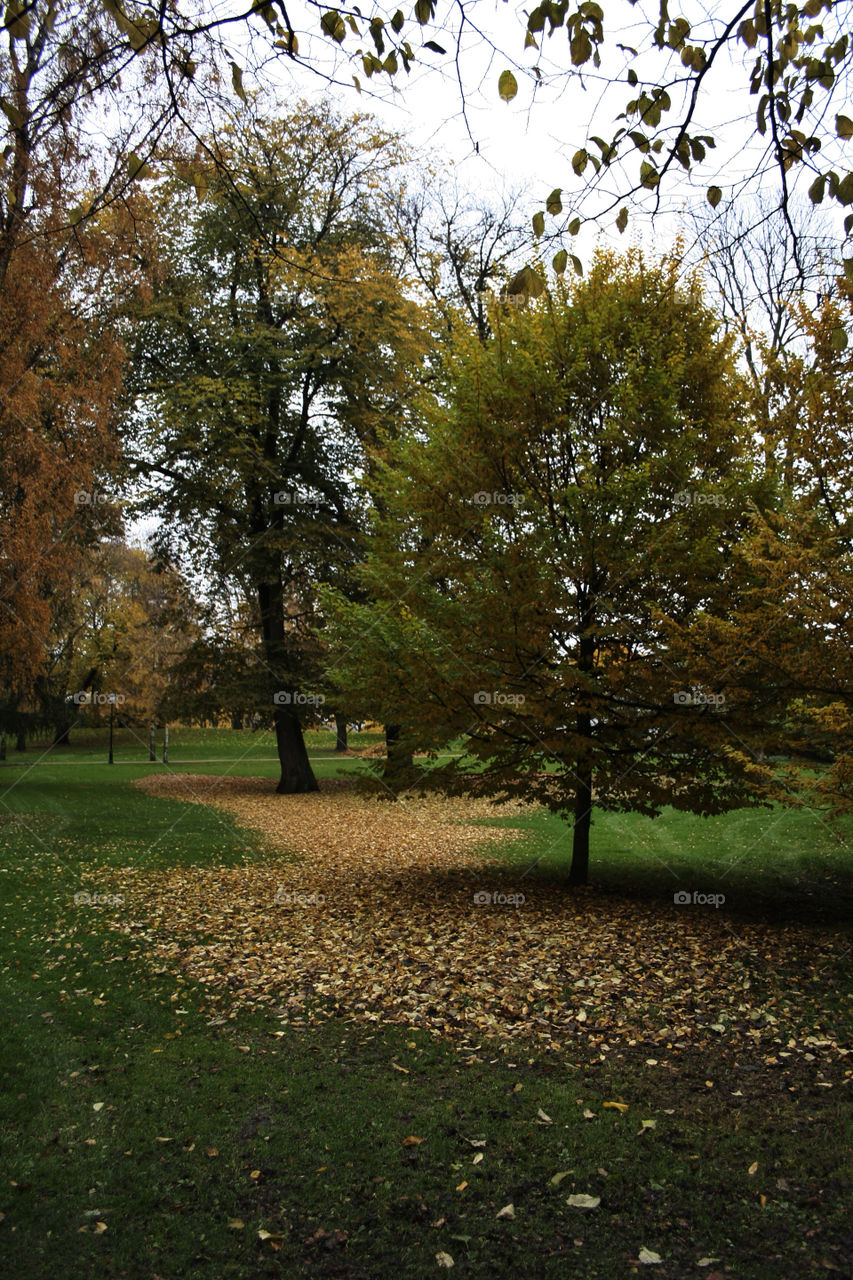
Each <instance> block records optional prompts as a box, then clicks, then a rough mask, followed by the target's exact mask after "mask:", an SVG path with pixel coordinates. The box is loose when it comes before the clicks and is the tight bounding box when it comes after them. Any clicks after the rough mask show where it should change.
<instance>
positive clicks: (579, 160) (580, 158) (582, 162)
mask: <svg viewBox="0 0 853 1280" xmlns="http://www.w3.org/2000/svg"><path fill="white" fill-rule="evenodd" d="M588 163H589V155H588V153H587V152H586V151H585V150H584V149H583V148H581V150H580V151H576V152H575V154H574V155H573V156H572V168H573V169H574V171H575V173H576V174H577V175H578V177H580V176H581V174H582V173H583V171H584V169H585V168H586V166H587V164H588Z"/></svg>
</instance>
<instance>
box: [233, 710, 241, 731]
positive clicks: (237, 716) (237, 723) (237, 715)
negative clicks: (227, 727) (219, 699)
mask: <svg viewBox="0 0 853 1280" xmlns="http://www.w3.org/2000/svg"><path fill="white" fill-rule="evenodd" d="M231 728H232V729H242V728H243V713H242V712H241V711H232V712H231Z"/></svg>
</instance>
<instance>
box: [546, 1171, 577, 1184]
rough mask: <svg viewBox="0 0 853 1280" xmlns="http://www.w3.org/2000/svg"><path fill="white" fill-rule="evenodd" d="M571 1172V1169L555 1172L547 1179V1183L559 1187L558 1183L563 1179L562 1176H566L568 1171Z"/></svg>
mask: <svg viewBox="0 0 853 1280" xmlns="http://www.w3.org/2000/svg"><path fill="white" fill-rule="evenodd" d="M571 1172H573V1170H567V1171H566V1172H565V1173H555V1174H554V1176H553V1178H550V1179H549V1184H550V1185H551V1186H552V1187H559V1185H560V1183H561V1182H562V1181H563V1178H568V1176H569V1173H571Z"/></svg>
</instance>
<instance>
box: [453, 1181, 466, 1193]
mask: <svg viewBox="0 0 853 1280" xmlns="http://www.w3.org/2000/svg"><path fill="white" fill-rule="evenodd" d="M467 1186H468V1183H467V1182H460V1183H459V1186H458V1187H457V1188H456V1190H457V1191H464V1190H465V1188H466V1187H467Z"/></svg>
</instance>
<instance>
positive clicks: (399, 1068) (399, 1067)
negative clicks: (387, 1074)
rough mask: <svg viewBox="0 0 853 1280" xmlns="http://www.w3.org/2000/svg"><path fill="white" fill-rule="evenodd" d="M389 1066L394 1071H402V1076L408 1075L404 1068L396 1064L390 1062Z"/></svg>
mask: <svg viewBox="0 0 853 1280" xmlns="http://www.w3.org/2000/svg"><path fill="white" fill-rule="evenodd" d="M391 1066H392V1067H393V1068H394V1070H395V1071H402V1073H403V1075H404V1076H407V1075H408V1074H409V1072H408V1070H407V1068H406V1067H401V1066H399V1065H398V1064H397V1063H396V1062H392V1063H391Z"/></svg>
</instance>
